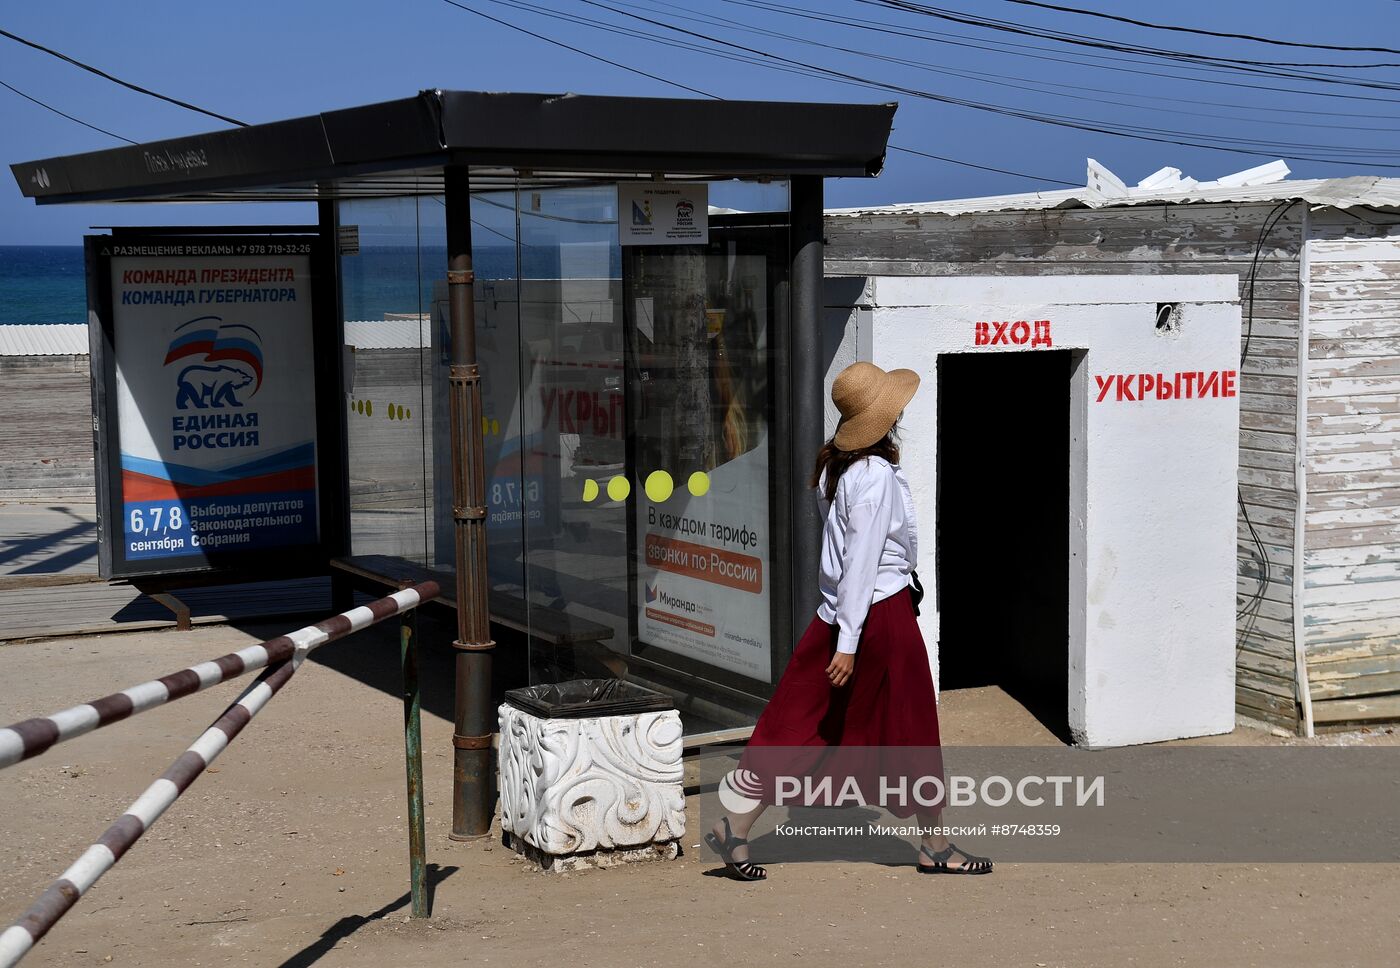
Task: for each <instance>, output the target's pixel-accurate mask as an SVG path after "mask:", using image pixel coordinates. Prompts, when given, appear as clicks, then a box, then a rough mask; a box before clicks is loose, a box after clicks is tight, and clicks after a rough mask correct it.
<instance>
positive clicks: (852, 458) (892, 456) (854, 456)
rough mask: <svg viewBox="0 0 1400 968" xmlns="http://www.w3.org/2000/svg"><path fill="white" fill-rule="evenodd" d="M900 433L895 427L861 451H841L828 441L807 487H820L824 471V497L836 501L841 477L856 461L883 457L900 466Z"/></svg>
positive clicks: (823, 447)
mask: <svg viewBox="0 0 1400 968" xmlns="http://www.w3.org/2000/svg"><path fill="white" fill-rule="evenodd" d="M898 431H899V427H898V425H895V426H894V427H891V428H890V431H889V433H887V434H885V436H883V437H881V438H880V439H879V440H877V441H875V443H873V444H871V445H870V446H869V447H862V448H861V449H860V450H841V449H839V448H838V447H837V446H836V444H835V443H834V441H833V440H828V441H827V442H826V443H825V444H823V445H822V449H821V450H819V451H817V466H816V467H815V468H814V469H813V471H812V479H811V480H810V481H809V482H808V485H807V486H808V487H820V486H821V483H822V471H825V472H826V487H825V488H824V489H823V491H824V493H823V495H822V496H823V497H825V498H826V499H827V501H828V502H830V501H834V500H836V485H837V484H839V483H840V482H841V475H842V474H844V473H846V469H847V468H848V467H850V466H851V465H852V464H854V463H856V461H860V460H864V459H865V458H867V457H883V458H884V459H885V460H887V461H889V462H890V463H891V464H898V463H899V443H898Z"/></svg>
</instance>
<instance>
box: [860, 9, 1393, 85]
mask: <svg viewBox="0 0 1400 968" xmlns="http://www.w3.org/2000/svg"><path fill="white" fill-rule="evenodd" d="M856 2H857V3H862V4H866V5H868V6H872V7H880V8H882V9H886V10H897V11H900V12H902V13H912V14H919V15H922V16H925V17H933V18H935V19H938V20H946V21H948V22H950V23H956V24H962V25H964V26H969V27H980V28H982V29H984V30H995V31H1001V32H1003V33H1009V34H1016V35H1018V36H1023V37H1036V38H1038V39H1041V40H1053V41H1056V42H1057V43H1061V44H1070V45H1074V46H1078V47H1089V48H1092V49H1095V50H1109V51H1115V52H1118V53H1133V54H1139V55H1142V56H1146V57H1154V58H1161V59H1164V60H1174V61H1186V62H1188V63H1196V64H1213V65H1219V66H1223V67H1227V68H1229V69H1230V70H1233V71H1238V72H1241V73H1245V74H1261V75H1265V76H1268V77H1284V78H1290V79H1293V80H1304V81H1311V82H1313V83H1316V84H1340V85H1346V86H1352V87H1363V88H1375V89H1377V90H1383V91H1397V90H1400V85H1397V84H1393V83H1390V82H1388V81H1365V80H1356V79H1354V78H1348V77H1341V76H1338V75H1331V74H1317V73H1314V72H1310V71H1298V70H1291V71H1290V70H1280V69H1279V68H1283V67H1303V66H1306V65H1302V64H1280V63H1278V62H1269V61H1258V60H1246V59H1243V58H1233V57H1222V56H1216V55H1211V54H1193V53H1189V52H1187V51H1181V50H1171V49H1162V48H1156V47H1145V46H1142V45H1138V44H1129V43H1120V42H1118V41H1110V40H1106V39H1104V38H1102V37H1091V36H1088V35H1085V34H1076V33H1072V32H1069V31H1060V30H1053V29H1051V28H1045V27H1039V28H1037V27H1030V26H1024V25H1021V24H1016V23H1012V22H1009V21H1005V20H996V19H994V18H992V17H982V16H979V15H976V14H968V13H963V12H961V11H958V10H949V9H947V8H944V7H934V6H930V5H928V4H923V3H914V2H912V0H856Z"/></svg>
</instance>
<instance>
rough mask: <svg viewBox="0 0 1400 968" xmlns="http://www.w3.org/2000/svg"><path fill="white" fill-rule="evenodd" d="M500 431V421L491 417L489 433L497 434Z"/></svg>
mask: <svg viewBox="0 0 1400 968" xmlns="http://www.w3.org/2000/svg"><path fill="white" fill-rule="evenodd" d="M500 432H501V422H500V421H499V420H496V419H494V418H493V419H492V420H491V433H492V434H499V433H500Z"/></svg>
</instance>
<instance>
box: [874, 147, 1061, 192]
mask: <svg viewBox="0 0 1400 968" xmlns="http://www.w3.org/2000/svg"><path fill="white" fill-rule="evenodd" d="M890 148H891V149H892V150H894V151H902V152H904V153H905V154H907V155H918V156H919V157H920V158H932V159H933V160H934V161H946V162H948V163H949V164H952V165H961V166H963V167H964V168H976V169H979V170H980V171H994V172H996V173H997V174H999V175H1015V176H1017V177H1018V178H1030V179H1033V180H1036V181H1045V182H1052V183H1053V184H1056V185H1067V186H1069V187H1070V188H1083V187H1084V186H1083V185H1081V184H1079V183H1078V182H1070V181H1064V180H1062V179H1059V178H1048V177H1046V176H1045V175H1028V174H1026V173H1025V172H1023V171H1011V170H1010V169H1009V168H993V167H991V166H990V165H974V164H973V163H972V162H970V161H958V160H957V159H956V158H945V157H944V156H943V155H934V154H930V153H929V152H927V151H916V150H915V149H913V148H903V147H901V146H899V145H890Z"/></svg>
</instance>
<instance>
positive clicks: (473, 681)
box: [444, 165, 496, 840]
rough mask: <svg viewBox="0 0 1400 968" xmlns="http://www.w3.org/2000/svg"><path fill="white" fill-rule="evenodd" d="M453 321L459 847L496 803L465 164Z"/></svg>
mask: <svg viewBox="0 0 1400 968" xmlns="http://www.w3.org/2000/svg"><path fill="white" fill-rule="evenodd" d="M444 189H445V193H446V198H445V199H444V202H445V204H446V207H447V295H448V320H449V322H450V324H451V328H452V366H451V369H450V370H449V375H448V390H447V392H448V407H449V410H450V413H451V433H452V519H453V523H454V525H455V530H456V538H457V640H456V641H455V642H453V643H452V645H453V647H454V648H455V649H457V663H456V664H457V689H456V700H455V703H454V706H453V717H452V722H453V727H454V728H453V735H452V747H453V749H452V832H451V833H450V834H449V835H448V836H449V837H451V838H452V839H453V840H470V839H472V838H474V837H480V836H482V835H484V834H485V833H487V831H488V830H489V829H490V827H491V817H492V814H493V812H494V810H495V802H496V775H495V770H494V769H493V764H492V762H491V733H492V729H491V655H492V652H493V650H494V649H495V648H496V643H495V642H493V641H491V626H490V614H489V612H488V611H487V605H486V468H485V457H484V451H485V445H484V443H483V441H482V434H481V417H482V414H481V371H480V369H479V368H478V367H477V363H476V305H475V301H474V298H473V282H474V279H475V276H474V274H473V271H472V220H471V179H470V177H469V175H468V173H467V168H466V166H465V165H449V166H448V167H447V169H446V171H445V172H444Z"/></svg>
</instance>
